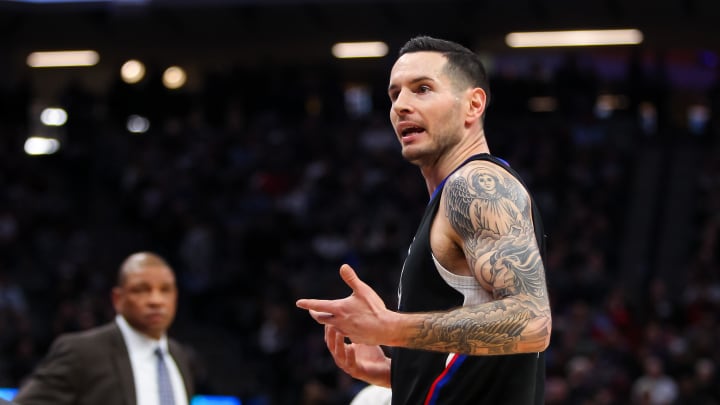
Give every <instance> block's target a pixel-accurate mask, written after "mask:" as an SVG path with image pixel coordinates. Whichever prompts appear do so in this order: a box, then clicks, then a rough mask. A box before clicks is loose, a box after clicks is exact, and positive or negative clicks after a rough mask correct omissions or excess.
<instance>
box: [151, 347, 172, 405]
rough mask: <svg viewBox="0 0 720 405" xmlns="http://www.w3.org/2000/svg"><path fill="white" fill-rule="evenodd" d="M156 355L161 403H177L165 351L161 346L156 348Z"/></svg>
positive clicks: (168, 404)
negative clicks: (164, 356) (164, 355)
mask: <svg viewBox="0 0 720 405" xmlns="http://www.w3.org/2000/svg"><path fill="white" fill-rule="evenodd" d="M155 355H156V356H157V384H158V395H159V397H160V405H175V397H174V396H173V389H172V383H171V382H170V374H169V373H168V369H167V366H166V365H165V360H164V359H163V352H162V350H161V349H160V348H159V347H158V348H156V349H155Z"/></svg>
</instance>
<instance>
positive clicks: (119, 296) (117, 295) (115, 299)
mask: <svg viewBox="0 0 720 405" xmlns="http://www.w3.org/2000/svg"><path fill="white" fill-rule="evenodd" d="M111 298H112V303H113V308H115V312H116V313H118V314H119V313H120V307H121V304H122V301H123V292H122V290H121V288H120V287H113V289H112V293H111Z"/></svg>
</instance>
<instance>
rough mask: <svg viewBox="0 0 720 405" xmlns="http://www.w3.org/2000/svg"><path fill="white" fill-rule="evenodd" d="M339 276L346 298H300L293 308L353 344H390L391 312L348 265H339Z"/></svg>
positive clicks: (392, 315)
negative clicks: (308, 314) (346, 290)
mask: <svg viewBox="0 0 720 405" xmlns="http://www.w3.org/2000/svg"><path fill="white" fill-rule="evenodd" d="M340 277H341V278H342V279H343V281H344V282H345V284H347V285H348V286H349V287H350V288H351V289H352V294H351V295H350V296H348V297H346V298H343V299H338V300H315V299H300V300H298V301H297V302H296V305H297V306H298V307H299V308H303V309H307V310H308V311H309V312H310V316H312V317H313V319H315V320H316V321H317V322H318V323H320V324H322V325H326V326H332V327H333V328H335V330H337V333H339V334H340V335H342V336H347V337H349V338H350V340H352V342H353V343H363V344H367V345H382V344H386V345H392V344H393V341H392V330H393V326H395V325H396V323H395V322H394V321H393V317H394V315H395V313H394V312H392V311H389V310H388V309H387V308H386V307H385V303H384V302H383V301H382V299H381V298H380V296H378V295H377V293H376V292H375V291H374V290H373V289H372V288H370V286H368V285H367V284H365V283H364V282H363V281H362V280H360V278H359V277H358V276H357V274H355V271H353V269H352V267H350V266H349V265H347V264H343V265H342V266H340Z"/></svg>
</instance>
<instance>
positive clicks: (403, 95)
mask: <svg viewBox="0 0 720 405" xmlns="http://www.w3.org/2000/svg"><path fill="white" fill-rule="evenodd" d="M392 110H393V111H394V112H395V114H397V115H403V114H407V113H409V112H411V111H412V105H411V103H410V98H409V96H408V94H407V92H406V91H404V90H401V91H400V92H399V93H398V94H397V97H396V98H395V101H393V103H392Z"/></svg>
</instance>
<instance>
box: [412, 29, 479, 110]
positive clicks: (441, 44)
mask: <svg viewBox="0 0 720 405" xmlns="http://www.w3.org/2000/svg"><path fill="white" fill-rule="evenodd" d="M413 52H438V53H440V54H442V55H443V56H445V57H446V58H447V66H446V69H447V71H448V73H449V74H451V75H452V76H453V77H455V79H456V80H459V81H460V82H461V84H467V85H468V86H472V87H480V88H481V89H483V90H485V94H486V95H487V100H486V103H489V102H490V82H489V80H488V75H487V71H486V70H485V66H484V65H483V63H482V61H481V60H480V56H479V55H478V54H476V53H475V52H473V51H471V50H470V49H468V48H466V47H464V46H462V45H460V44H458V43H457V42H452V41H448V40H445V39H440V38H433V37H430V36H427V35H421V36H417V37H414V38H412V39H410V40H409V41H407V42H406V43H405V45H403V46H402V48H400V51H399V53H398V57H400V56H402V55H405V54H406V53H413Z"/></svg>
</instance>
